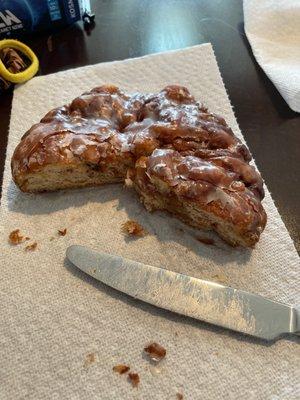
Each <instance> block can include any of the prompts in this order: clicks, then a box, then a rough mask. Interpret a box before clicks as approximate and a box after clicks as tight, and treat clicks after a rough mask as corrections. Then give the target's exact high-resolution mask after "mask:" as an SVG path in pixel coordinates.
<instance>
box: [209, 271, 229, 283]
mask: <svg viewBox="0 0 300 400" xmlns="http://www.w3.org/2000/svg"><path fill="white" fill-rule="evenodd" d="M212 278H213V279H216V280H218V281H219V282H221V283H227V282H228V278H227V276H226V275H224V274H222V273H219V274H215V275H213V276H212Z"/></svg>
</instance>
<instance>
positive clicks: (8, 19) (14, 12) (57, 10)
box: [0, 0, 90, 38]
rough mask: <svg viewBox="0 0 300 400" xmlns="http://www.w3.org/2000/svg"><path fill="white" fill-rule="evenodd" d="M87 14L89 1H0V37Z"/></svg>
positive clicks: (50, 26) (38, 29)
mask: <svg viewBox="0 0 300 400" xmlns="http://www.w3.org/2000/svg"><path fill="white" fill-rule="evenodd" d="M84 13H90V1H89V0H0V38H7V37H10V38H15V37H18V36H21V35H24V34H26V33H31V34H32V33H34V32H41V31H43V30H51V29H57V28H60V27H63V26H66V25H70V24H72V23H74V22H76V21H79V20H80V19H81V18H82V15H83V14H84Z"/></svg>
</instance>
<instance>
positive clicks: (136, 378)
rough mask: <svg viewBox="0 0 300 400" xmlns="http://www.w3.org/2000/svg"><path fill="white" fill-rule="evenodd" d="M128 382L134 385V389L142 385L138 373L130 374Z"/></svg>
mask: <svg viewBox="0 0 300 400" xmlns="http://www.w3.org/2000/svg"><path fill="white" fill-rule="evenodd" d="M128 380H129V382H130V383H131V384H132V386H133V387H138V385H139V383H140V377H139V374H137V373H136V372H129V374H128Z"/></svg>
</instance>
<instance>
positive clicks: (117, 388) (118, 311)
mask: <svg viewBox="0 0 300 400" xmlns="http://www.w3.org/2000/svg"><path fill="white" fill-rule="evenodd" d="M103 83H112V84H115V85H118V86H120V87H122V88H124V89H125V90H128V91H130V92H133V91H135V90H141V91H158V90H160V89H161V88H163V87H164V86H165V85H167V84H171V83H179V84H182V85H185V86H187V87H188V88H189V89H190V90H191V92H192V93H193V94H194V95H195V97H196V98H197V99H199V100H200V101H203V102H204V104H205V105H207V106H208V107H209V109H210V110H211V111H213V112H216V113H218V114H221V115H223V116H224V117H225V119H226V121H227V122H228V124H229V125H230V126H231V127H232V129H233V131H234V132H235V134H236V135H238V136H239V137H240V138H241V139H242V135H241V132H240V130H239V128H238V125H237V123H236V120H235V117H234V114H233V111H232V108H231V105H230V102H229V100H228V97H227V94H226V91H225V88H224V85H223V82H222V78H221V76H220V73H219V70H218V66H217V62H216V59H215V57H214V53H213V50H212V48H211V46H210V45H203V46H196V47H192V48H188V49H184V50H180V51H174V52H169V53H163V54H157V55H152V56H148V57H144V58H139V59H134V60H126V61H121V62H115V63H105V64H98V65H92V66H87V67H83V68H78V69H75V70H69V71H63V72H59V73H57V74H53V75H48V76H41V77H36V78H33V79H32V80H31V81H29V82H27V83H26V84H24V85H22V86H20V87H18V88H16V89H15V92H14V99H13V105H12V116H11V123H10V133H9V141H8V148H7V161H6V168H5V173H4V182H3V195H2V205H1V215H0V221H1V223H0V234H1V237H0V243H1V253H0V310H1V311H0V312H1V323H0V360H1V368H0V399H1V400H2V399H3V400H25V399H26V400H27V399H29V400H37V399H38V400H39V399H43V400H48V399H49V400H56V399H57V400H61V399H63V400H96V399H97V400H99V399H101V400H113V399H116V400H119V399H120V400H121V399H122V400H131V399H136V400H137V399H140V400H144V399H147V400H148V399H149V400H154V399H157V400H161V399H170V400H172V399H174V400H175V399H176V392H182V393H183V394H184V399H193V400H198V399H202V400H218V399H226V400H240V399H245V398H247V400H259V399H261V400H279V399H280V400H286V399H289V400H296V399H299V396H300V385H299V374H298V371H299V357H298V355H299V354H297V352H298V353H299V347H297V346H298V345H297V343H294V342H293V341H292V340H286V339H283V340H279V341H278V342H276V343H274V344H273V345H272V346H270V347H269V346H266V345H265V344H263V343H262V342H261V341H255V340H254V339H249V338H246V337H243V336H241V335H239V334H237V333H231V332H227V331H225V330H222V329H219V328H216V327H213V326H207V325H205V324H202V323H201V322H199V321H193V320H190V319H187V318H184V317H180V316H178V315H175V314H171V313H167V312H165V311H163V310H159V309H155V308H154V307H151V306H150V305H146V304H141V303H140V302H136V301H134V300H132V299H129V298H128V297H126V296H125V295H123V294H120V293H117V292H116V291H114V290H112V289H109V288H107V287H105V286H104V285H101V284H100V283H97V282H96V281H94V280H93V279H92V278H88V277H87V276H85V275H84V274H83V273H80V272H79V271H78V270H77V269H76V268H75V267H71V266H70V265H69V264H68V263H67V262H66V261H65V251H66V248H67V246H68V245H71V244H76V243H77V244H82V245H86V246H90V247H92V248H94V249H96V250H102V251H106V252H111V253H113V254H119V255H122V256H124V257H128V258H131V259H134V260H137V261H141V262H144V263H148V264H152V265H156V266H164V267H166V268H168V269H170V270H174V271H176V272H181V273H185V274H188V275H191V276H195V277H199V278H204V279H211V280H217V281H218V280H221V281H223V282H224V283H227V284H228V285H231V286H233V287H237V288H240V289H244V290H248V291H252V292H255V293H258V294H262V295H265V296H269V297H271V298H273V299H277V300H279V301H284V302H289V303H300V297H299V258H298V255H297V252H296V250H295V248H294V246H293V242H292V240H291V238H290V237H289V234H288V232H287V230H286V228H285V226H284V224H283V222H282V220H281V218H280V216H279V214H278V211H277V209H276V207H275V205H274V203H273V201H272V199H271V196H270V193H269V192H268V190H267V189H266V198H265V200H264V206H265V208H266V211H267V214H268V224H267V226H266V230H265V231H264V232H263V234H262V236H261V239H260V241H259V243H258V244H257V246H256V247H255V249H254V250H249V249H241V248H236V249H233V248H231V247H229V246H227V245H226V244H224V243H223V242H222V241H221V240H219V239H218V238H216V237H215V236H213V234H211V235H212V237H215V239H216V241H217V246H207V245H204V244H202V243H200V242H199V241H197V239H196V238H197V235H199V232H196V231H194V230H193V229H190V228H188V227H187V226H186V225H184V224H182V223H180V222H179V221H177V219H175V218H172V217H170V216H169V215H167V214H166V213H162V212H155V213H152V214H150V213H149V212H147V211H146V210H145V208H144V207H143V206H142V205H141V204H140V202H139V201H138V197H137V195H136V194H135V193H134V192H131V191H130V190H125V189H124V188H123V187H122V185H106V186H103V187H99V188H94V189H82V190H71V191H60V192H57V193H44V194H40V195H29V194H26V193H21V192H20V191H19V190H18V189H17V188H16V186H15V185H14V184H13V182H12V180H11V173H10V158H11V155H12V152H13V150H14V148H15V146H16V145H17V143H18V142H19V140H20V138H21V136H22V134H23V133H24V132H25V130H26V129H28V128H29V127H30V126H31V125H32V124H33V123H35V122H37V121H39V119H40V118H41V117H42V116H43V115H44V114H45V113H46V112H47V111H49V110H50V109H51V108H54V107H56V106H59V105H60V104H64V103H65V102H69V101H70V100H72V98H74V97H75V96H77V95H79V94H80V93H82V92H84V91H87V90H89V89H91V88H92V87H94V86H97V85H101V84H103ZM242 140H243V139H242ZM128 219H135V220H137V221H138V222H140V223H141V224H142V225H143V226H144V227H145V228H146V229H147V230H148V232H149V235H147V236H145V237H143V238H140V239H138V240H128V239H127V238H126V237H124V235H123V234H122V232H121V225H122V224H123V223H124V222H126V221H127V220H128ZM17 228H19V229H20V230H21V232H22V233H23V234H24V235H28V236H30V237H31V241H29V243H31V242H32V241H33V240H36V241H37V243H38V245H37V249H36V250H35V251H33V252H26V251H24V247H25V245H26V244H27V243H28V242H26V244H21V245H19V246H10V245H9V244H8V243H7V238H8V234H9V232H11V231H12V230H13V229H17ZM64 228H67V234H66V236H63V237H60V236H58V234H57V230H58V229H64ZM205 235H209V234H205ZM1 307H2V309H1ZM151 340H155V341H157V342H158V343H160V344H161V345H163V346H164V347H165V348H166V350H167V357H166V359H165V360H164V363H163V365H162V367H161V373H160V374H156V375H155V374H154V376H153V375H152V373H153V370H152V373H151V368H150V365H149V362H148V361H147V360H146V359H145V358H143V356H142V350H143V347H144V346H145V344H146V343H147V342H148V341H151ZM294 340H295V341H297V339H294ZM88 354H93V355H94V356H89V355H88ZM120 363H125V364H128V365H130V367H131V369H132V371H133V372H138V373H139V374H140V378H141V383H140V387H139V388H138V389H133V388H132V387H131V385H130V384H129V383H128V382H127V381H126V377H125V376H119V375H118V374H115V373H113V371H112V367H113V366H114V365H116V364H120Z"/></svg>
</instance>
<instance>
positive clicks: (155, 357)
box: [144, 342, 167, 362]
mask: <svg viewBox="0 0 300 400" xmlns="http://www.w3.org/2000/svg"><path fill="white" fill-rule="evenodd" d="M144 351H145V353H147V354H148V356H149V358H150V359H151V360H152V361H157V362H158V361H161V360H162V359H163V358H165V356H166V354H167V351H166V349H165V348H164V347H162V346H161V345H160V344H158V343H156V342H153V343H150V344H149V345H148V346H146V347H145V348H144Z"/></svg>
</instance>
